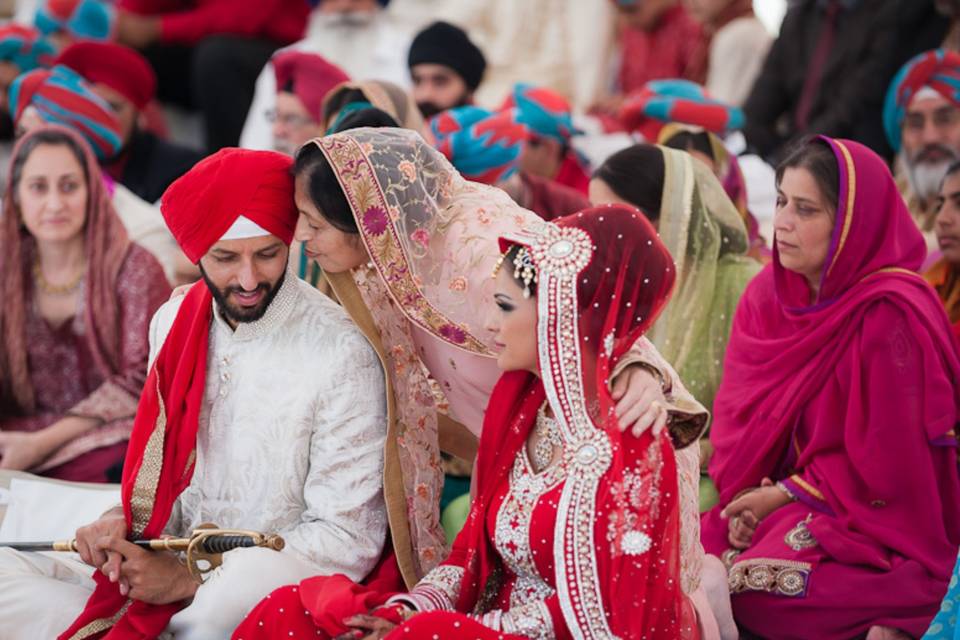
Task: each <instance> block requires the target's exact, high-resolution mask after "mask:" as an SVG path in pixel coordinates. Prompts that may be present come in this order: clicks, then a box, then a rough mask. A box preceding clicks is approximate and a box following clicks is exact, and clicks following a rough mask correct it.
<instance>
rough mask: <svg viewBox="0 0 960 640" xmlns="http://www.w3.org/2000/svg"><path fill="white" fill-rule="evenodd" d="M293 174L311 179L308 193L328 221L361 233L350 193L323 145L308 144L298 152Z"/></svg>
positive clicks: (344, 230)
mask: <svg viewBox="0 0 960 640" xmlns="http://www.w3.org/2000/svg"><path fill="white" fill-rule="evenodd" d="M293 175H294V176H299V177H302V178H304V179H305V180H306V181H307V193H308V194H309V195H310V199H311V200H313V204H315V205H316V206H317V209H319V210H320V214H321V215H322V216H323V218H324V220H326V221H327V222H329V223H330V224H331V225H332V226H333V227H334V228H336V229H339V230H340V231H343V232H344V233H352V234H359V233H360V230H359V229H358V228H357V221H356V219H355V218H354V217H353V210H351V209H350V203H348V202H347V196H346V195H344V193H343V188H342V187H341V186H340V182H339V181H337V176H336V174H334V172H333V167H331V166H330V162H329V161H328V160H327V157H326V156H325V155H323V152H322V151H321V150H320V147H318V146H317V145H315V144H306V145H304V146H302V147H301V148H300V150H299V151H297V156H296V158H295V159H294V162H293Z"/></svg>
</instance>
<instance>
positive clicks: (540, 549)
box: [234, 207, 700, 640]
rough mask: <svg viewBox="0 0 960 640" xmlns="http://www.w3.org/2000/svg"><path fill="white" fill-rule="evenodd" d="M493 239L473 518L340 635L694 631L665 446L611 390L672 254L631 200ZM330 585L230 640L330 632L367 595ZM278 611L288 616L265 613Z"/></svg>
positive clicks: (666, 286)
mask: <svg viewBox="0 0 960 640" xmlns="http://www.w3.org/2000/svg"><path fill="white" fill-rule="evenodd" d="M501 243H502V244H503V246H504V249H505V251H506V252H505V254H504V256H503V258H502V259H501V264H500V266H499V267H498V268H497V270H496V274H497V275H496V285H495V288H494V292H493V297H494V299H495V301H496V304H497V305H498V306H499V307H500V313H499V317H498V318H494V319H491V322H490V329H491V331H496V337H495V339H496V340H497V341H498V342H499V343H500V344H501V348H500V351H499V354H498V356H497V364H498V367H499V368H500V369H501V370H502V371H504V373H503V375H502V376H501V378H500V380H499V382H498V383H497V386H496V387H495V389H494V391H493V395H492V396H491V397H490V402H489V405H488V410H487V413H486V416H485V419H484V427H483V431H482V436H481V441H480V452H479V457H478V461H477V493H476V499H475V500H474V503H473V505H472V509H471V515H470V518H469V519H468V524H467V528H466V529H464V530H463V531H462V532H461V533H460V535H459V536H458V537H457V539H456V541H455V542H454V545H453V551H452V553H451V554H450V556H449V557H448V558H447V559H446V560H445V561H444V562H443V563H441V564H440V566H439V567H437V568H436V569H434V570H433V571H431V572H430V573H428V574H427V575H426V577H424V578H423V579H422V580H420V581H419V583H418V584H417V585H416V586H415V587H414V588H413V589H412V590H411V591H410V592H409V593H407V594H402V595H397V596H395V597H392V598H390V599H389V600H387V601H386V603H385V604H383V605H382V606H379V607H375V608H373V609H372V610H371V611H370V615H363V614H361V615H356V616H353V617H351V618H348V619H347V620H345V621H344V622H343V624H345V625H346V626H347V627H349V628H351V629H353V630H354V631H353V634H352V635H350V636H349V637H376V638H383V637H386V638H389V639H400V638H412V639H430V638H439V637H443V638H478V639H484V638H490V639H496V638H504V637H507V638H516V639H519V638H542V637H557V638H567V637H572V635H573V633H574V632H578V635H580V636H582V637H592V638H593V637H595V638H611V637H621V638H639V637H641V636H642V637H647V638H660V639H663V640H667V639H669V640H679V639H687V638H689V639H696V638H699V637H700V632H699V629H698V626H697V621H696V616H695V613H694V610H693V607H692V606H691V605H690V602H689V600H688V599H687V597H686V596H685V595H684V594H683V591H682V589H681V586H680V571H681V570H680V558H679V556H680V550H679V537H680V527H679V515H680V514H679V510H680V509H679V504H678V503H679V497H678V495H679V494H678V490H677V473H676V466H675V463H674V451H673V447H672V446H671V444H670V440H669V438H668V437H667V436H666V434H665V433H660V434H659V435H654V433H653V432H652V431H647V432H645V433H643V434H642V435H640V436H639V437H638V436H635V435H633V434H632V433H631V432H629V431H627V430H625V429H624V425H623V424H622V423H621V422H619V421H618V419H617V418H616V413H615V405H616V401H615V400H613V398H612V397H611V394H610V391H609V386H608V383H607V378H608V376H609V375H610V374H611V372H612V371H614V370H616V368H617V364H618V362H619V361H620V360H621V359H622V358H624V357H625V356H626V355H627V354H628V353H629V352H630V350H631V348H632V346H633V344H634V342H635V341H636V340H637V339H638V338H639V337H640V336H642V335H643V333H644V331H646V330H647V329H648V328H649V327H650V326H651V324H652V323H653V321H654V320H656V317H657V314H658V313H659V311H660V309H662V308H663V306H664V305H665V304H666V302H667V300H668V299H669V295H670V291H671V289H672V286H673V281H674V278H675V271H674V269H673V259H672V258H671V257H670V254H669V253H668V252H667V250H666V248H665V247H664V246H663V245H662V244H661V243H660V241H659V240H658V239H657V234H656V231H655V230H654V228H653V227H652V226H651V225H650V223H649V222H647V221H646V220H645V219H644V218H643V217H642V215H641V214H640V213H639V212H638V211H636V210H634V209H633V208H627V207H603V208H598V209H588V210H586V211H584V212H581V213H578V214H576V215H574V216H568V217H566V218H562V219H560V220H559V221H558V223H557V224H552V223H546V224H538V225H537V227H536V229H517V230H516V231H514V232H513V233H511V234H509V236H508V237H506V238H502V239H501ZM598 247H603V250H602V251H601V250H599V249H598ZM594 300H604V301H605V303H604V304H603V305H596V304H593V303H592V301H594ZM570 335H573V336H577V335H579V340H577V339H574V340H572V341H571V340H569V339H568V336H570ZM682 444H686V443H681V446H682ZM599 541H602V542H599ZM342 582H343V581H342V580H338V579H336V578H332V579H328V580H327V583H328V585H329V587H330V588H329V589H328V591H327V595H328V597H330V601H328V602H326V603H323V604H322V605H321V606H322V607H324V608H325V609H327V610H328V611H329V612H330V613H331V615H329V616H327V619H325V620H323V621H322V623H321V624H319V625H318V624H317V622H315V619H314V618H311V617H310V616H305V615H303V614H302V613H301V611H302V609H303V605H302V604H301V601H300V598H298V597H297V594H296V593H295V592H291V591H289V590H284V591H280V592H275V593H274V594H273V595H272V596H271V599H270V600H265V601H263V602H262V603H261V604H260V606H259V607H258V608H257V609H254V611H253V612H252V614H251V615H250V616H249V617H248V618H247V620H246V621H245V622H244V624H243V625H241V626H240V627H239V628H238V629H237V631H236V633H235V634H234V638H238V639H239V638H245V639H247V640H258V639H267V638H280V637H317V636H318V635H319V636H321V637H328V636H327V635H325V634H330V633H331V632H332V630H333V631H335V629H332V625H331V622H335V623H336V624H340V623H341V621H340V620H335V621H334V620H332V618H333V617H334V615H335V614H336V613H338V612H339V608H340V605H341V604H347V605H350V604H351V603H352V601H358V604H359V603H360V602H362V598H360V597H358V595H359V594H357V593H356V592H355V591H354V592H350V591H347V590H345V589H343V588H342V587H339V588H338V583H342ZM274 598H279V599H280V600H281V601H280V602H279V603H275V602H273V599H274ZM378 600H379V602H380V603H383V602H384V600H386V598H385V597H383V595H381V594H376V593H373V594H370V596H369V599H368V600H367V601H368V602H371V601H372V602H373V604H374V605H376V604H377V602H376V601H378ZM277 604H279V605H280V606H281V607H282V608H280V609H279V611H280V612H282V611H284V609H286V608H289V609H288V610H289V611H290V612H291V614H289V615H287V616H275V617H270V616H266V615H264V614H266V613H267V612H269V611H273V612H277ZM369 608H370V607H369V605H368V606H367V607H364V609H369ZM364 613H365V611H364ZM368 634H370V635H368Z"/></svg>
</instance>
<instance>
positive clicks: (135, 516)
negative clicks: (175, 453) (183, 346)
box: [130, 377, 167, 536]
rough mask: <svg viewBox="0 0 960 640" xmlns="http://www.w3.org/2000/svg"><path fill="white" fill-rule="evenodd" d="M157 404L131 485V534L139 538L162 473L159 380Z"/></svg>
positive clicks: (164, 417) (163, 428)
mask: <svg viewBox="0 0 960 640" xmlns="http://www.w3.org/2000/svg"><path fill="white" fill-rule="evenodd" d="M157 402H158V403H159V405H160V412H159V415H157V421H156V423H155V425H154V427H153V432H152V433H151V434H150V437H149V438H148V439H147V445H146V447H144V450H143V462H142V463H141V464H140V469H139V470H137V478H136V480H135V481H134V483H133V491H132V495H131V496H130V514H131V519H132V520H133V534H134V535H135V536H139V535H142V534H143V531H144V530H145V529H146V528H147V525H148V524H150V516H151V515H152V514H153V506H154V501H155V500H156V495H157V484H159V482H160V473H161V472H162V471H163V444H164V439H165V437H166V430H167V409H166V407H165V406H164V404H163V396H162V395H161V394H160V380H159V377H158V379H157Z"/></svg>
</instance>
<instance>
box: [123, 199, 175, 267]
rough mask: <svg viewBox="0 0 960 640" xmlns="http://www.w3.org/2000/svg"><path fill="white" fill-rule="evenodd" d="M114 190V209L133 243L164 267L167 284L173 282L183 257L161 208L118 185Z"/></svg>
mask: <svg viewBox="0 0 960 640" xmlns="http://www.w3.org/2000/svg"><path fill="white" fill-rule="evenodd" d="M111 188H112V189H113V198H112V200H113V208H114V209H116V211H117V215H118V216H120V221H121V222H123V226H124V227H125V228H126V230H127V235H129V236H130V240H131V241H133V242H136V243H137V244H138V245H140V246H141V247H143V248H144V249H146V250H147V251H149V252H150V253H151V254H153V257H155V258H156V259H157V261H158V262H159V263H160V266H162V267H163V272H164V273H165V274H166V276H167V280H169V281H170V282H173V281H174V279H175V274H176V268H177V258H178V257H179V256H180V255H181V253H180V247H179V246H178V245H177V241H176V240H174V238H173V234H172V233H170V230H169V229H168V228H167V224H166V223H165V222H164V221H163V215H162V214H161V213H160V207H158V206H155V205H152V204H150V203H149V202H147V201H146V200H143V199H142V198H140V196H138V195H136V194H135V193H133V192H132V191H130V190H129V189H127V188H126V187H125V186H123V185H122V184H120V183H119V182H116V183H114V184H113V185H112V187H111Z"/></svg>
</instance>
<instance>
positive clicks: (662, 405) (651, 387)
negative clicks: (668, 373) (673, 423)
mask: <svg viewBox="0 0 960 640" xmlns="http://www.w3.org/2000/svg"><path fill="white" fill-rule="evenodd" d="M611 395H612V398H613V400H614V401H615V402H616V403H617V407H616V411H617V421H618V422H619V424H620V430H621V431H627V430H628V429H630V432H631V433H632V434H633V436H634V437H640V436H641V435H643V434H644V433H645V432H646V431H647V430H648V429H651V428H652V429H653V434H654V435H655V436H658V435H660V433H661V432H662V431H663V429H664V427H666V426H667V418H668V417H669V414H668V412H667V409H666V402H667V401H666V397H665V396H664V395H663V384H662V383H661V381H660V380H659V379H658V378H657V377H656V376H655V375H653V373H652V372H651V371H650V370H648V369H647V368H646V367H644V366H642V365H631V366H629V367H627V368H626V369H624V371H623V372H622V373H621V374H620V375H618V376H617V377H616V379H615V380H614V381H613V389H612V392H611Z"/></svg>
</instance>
